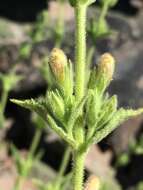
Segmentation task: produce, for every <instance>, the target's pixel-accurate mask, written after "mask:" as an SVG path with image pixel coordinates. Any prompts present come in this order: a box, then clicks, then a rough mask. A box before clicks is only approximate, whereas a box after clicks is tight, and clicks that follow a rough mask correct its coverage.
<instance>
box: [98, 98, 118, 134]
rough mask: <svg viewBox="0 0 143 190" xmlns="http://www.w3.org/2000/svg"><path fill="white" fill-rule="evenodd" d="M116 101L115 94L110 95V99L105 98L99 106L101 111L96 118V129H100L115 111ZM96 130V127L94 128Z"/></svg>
mask: <svg viewBox="0 0 143 190" xmlns="http://www.w3.org/2000/svg"><path fill="white" fill-rule="evenodd" d="M117 106H118V101H117V96H112V97H111V98H110V99H108V100H106V101H105V103H104V104H103V105H102V107H101V113H100V115H99V118H98V123H97V126H98V129H101V128H102V127H103V126H104V125H105V124H107V123H108V122H109V121H110V120H111V119H112V117H113V115H114V114H115V112H116V111H117ZM96 130H97V129H96Z"/></svg>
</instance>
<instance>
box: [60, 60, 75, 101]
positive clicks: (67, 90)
mask: <svg viewBox="0 0 143 190" xmlns="http://www.w3.org/2000/svg"><path fill="white" fill-rule="evenodd" d="M73 83H74V82H73V64H72V62H71V61H70V60H69V61H68V64H67V66H66V67H65V80H64V81H62V83H59V84H58V85H59V89H60V90H61V92H62V94H63V96H64V98H65V99H68V98H70V97H71V96H72V94H73V86H74V84H73Z"/></svg>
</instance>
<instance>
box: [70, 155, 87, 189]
mask: <svg viewBox="0 0 143 190" xmlns="http://www.w3.org/2000/svg"><path fill="white" fill-rule="evenodd" d="M85 156H86V153H81V152H75V153H74V165H73V187H74V188H73V190H83V178H84V161H85Z"/></svg>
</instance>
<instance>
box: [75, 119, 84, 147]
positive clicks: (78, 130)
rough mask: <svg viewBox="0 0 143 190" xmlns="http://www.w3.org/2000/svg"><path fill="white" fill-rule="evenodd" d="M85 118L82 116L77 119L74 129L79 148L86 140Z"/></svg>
mask: <svg viewBox="0 0 143 190" xmlns="http://www.w3.org/2000/svg"><path fill="white" fill-rule="evenodd" d="M84 125H85V123H84V118H83V116H80V117H78V118H77V120H76V122H75V125H74V127H73V136H74V139H75V140H76V143H77V144H78V146H80V145H82V144H83V142H84V140H85V134H84V133H85V129H84Z"/></svg>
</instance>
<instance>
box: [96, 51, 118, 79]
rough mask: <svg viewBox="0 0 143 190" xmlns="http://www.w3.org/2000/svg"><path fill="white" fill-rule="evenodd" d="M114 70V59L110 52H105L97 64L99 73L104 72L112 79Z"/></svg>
mask: <svg viewBox="0 0 143 190" xmlns="http://www.w3.org/2000/svg"><path fill="white" fill-rule="evenodd" d="M114 70H115V59H114V57H113V56H112V55H111V54H110V53H105V54H103V55H102V56H101V58H100V60H99V65H98V71H99V73H100V74H104V75H105V77H106V76H107V78H108V79H109V80H111V79H112V77H113V74H114Z"/></svg>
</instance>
